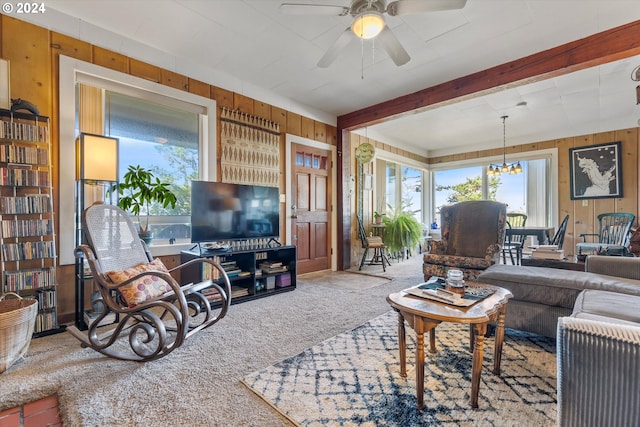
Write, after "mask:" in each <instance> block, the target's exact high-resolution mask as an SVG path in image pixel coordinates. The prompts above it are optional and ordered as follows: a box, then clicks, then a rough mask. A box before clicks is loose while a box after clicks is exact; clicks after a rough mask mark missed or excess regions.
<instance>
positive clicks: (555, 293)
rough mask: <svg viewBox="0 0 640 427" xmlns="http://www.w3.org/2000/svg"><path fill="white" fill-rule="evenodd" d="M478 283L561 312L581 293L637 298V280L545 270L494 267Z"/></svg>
mask: <svg viewBox="0 0 640 427" xmlns="http://www.w3.org/2000/svg"><path fill="white" fill-rule="evenodd" d="M478 282H481V283H486V284H490V285H496V286H500V287H503V288H506V289H509V290H510V291H511V293H512V294H513V299H514V300H521V301H529V302H534V303H539V304H544V305H550V306H558V307H565V308H573V306H574V302H575V301H576V298H577V297H578V294H579V293H580V292H581V291H583V290H584V289H597V290H602V291H611V292H619V293H624V294H630V295H640V280H631V279H622V278H619V277H613V276H605V275H602V274H595V273H586V272H582V271H571V270H561V269H557V268H547V267H527V266H520V265H505V264H495V265H492V266H491V267H489V268H488V269H486V270H485V271H484V272H482V274H480V276H479V277H478Z"/></svg>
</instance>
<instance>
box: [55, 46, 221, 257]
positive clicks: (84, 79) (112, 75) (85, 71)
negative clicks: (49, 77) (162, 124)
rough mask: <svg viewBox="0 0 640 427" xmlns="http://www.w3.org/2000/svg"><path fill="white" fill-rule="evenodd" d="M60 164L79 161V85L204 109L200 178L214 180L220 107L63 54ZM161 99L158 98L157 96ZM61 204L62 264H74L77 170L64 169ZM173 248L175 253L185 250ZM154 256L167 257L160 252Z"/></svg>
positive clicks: (179, 91) (198, 97)
mask: <svg viewBox="0 0 640 427" xmlns="http://www.w3.org/2000/svg"><path fill="white" fill-rule="evenodd" d="M59 76H60V86H59V94H60V104H59V105H60V108H59V126H60V141H59V142H60V164H61V165H62V164H65V165H68V164H69V161H71V162H74V161H75V160H74V159H75V158H76V157H75V156H76V153H75V139H76V136H77V135H76V131H75V117H76V95H75V94H76V84H77V83H87V84H91V85H93V86H96V82H99V83H101V84H98V85H97V87H108V86H110V85H111V86H112V87H113V86H114V85H115V86H118V87H119V88H122V87H129V88H131V89H132V90H136V91H137V93H141V92H140V91H142V93H147V94H148V96H149V97H150V98H151V99H152V98H153V97H154V94H158V95H161V96H163V97H165V98H173V99H174V100H175V101H176V102H177V103H179V104H180V105H185V104H184V103H188V104H194V105H196V106H199V107H201V109H202V110H201V113H200V123H199V126H200V135H201V140H200V147H199V151H200V152H199V165H198V169H199V178H200V179H202V180H209V181H213V180H215V178H216V114H217V104H216V101H215V100H213V99H209V98H205V97H203V96H199V95H195V94H192V93H189V92H185V91H182V90H178V89H175V88H172V87H169V86H165V85H161V84H159V83H156V82H152V81H149V80H145V79H142V78H139V77H135V76H131V75H129V74H125V73H122V72H119V71H114V70H110V69H108V68H104V67H101V66H98V65H94V64H90V63H88V62H85V61H81V60H79V59H75V58H70V57H67V56H64V55H60V70H59ZM156 96H157V95H156ZM59 169H60V176H59V186H60V191H59V194H60V205H59V206H58V212H59V213H58V215H59V219H60V221H59V222H60V229H59V230H58V241H59V248H58V259H59V262H60V265H68V264H73V263H74V261H75V258H74V248H75V244H76V242H75V221H74V218H75V212H74V209H75V203H74V202H75V200H74V199H75V195H74V193H75V190H74V189H75V179H76V177H75V167H60V168H59ZM176 246H177V245H172V247H171V252H175V251H179V250H180V249H181V248H178V247H176ZM154 254H163V252H162V251H159V252H157V253H154Z"/></svg>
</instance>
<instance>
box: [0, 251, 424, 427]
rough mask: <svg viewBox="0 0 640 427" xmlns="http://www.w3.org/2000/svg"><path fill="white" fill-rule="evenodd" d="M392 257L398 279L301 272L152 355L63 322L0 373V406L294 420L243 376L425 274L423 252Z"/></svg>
mask: <svg viewBox="0 0 640 427" xmlns="http://www.w3.org/2000/svg"><path fill="white" fill-rule="evenodd" d="M393 267H394V269H395V270H396V271H397V273H396V278H395V279H394V280H391V281H390V280H386V279H385V282H386V283H385V284H382V285H380V286H376V287H373V288H369V289H365V290H353V289H342V288H338V287H335V288H333V287H327V286H318V285H313V284H311V283H307V282H305V280H304V279H300V280H299V281H298V288H297V289H296V290H294V291H293V292H286V293H284V294H281V295H277V296H273V297H269V298H263V299H259V300H255V301H250V302H246V303H242V304H238V305H233V306H232V307H231V309H230V310H229V313H228V315H227V317H226V318H225V319H223V320H221V321H220V322H219V323H218V324H216V325H214V326H213V327H212V328H209V329H208V330H205V331H203V332H201V333H199V334H197V335H196V336H194V337H192V338H191V339H189V340H188V341H187V342H186V343H185V344H184V345H183V346H182V347H181V348H179V349H177V350H176V351H174V352H173V353H171V354H170V355H169V356H167V357H165V358H162V359H160V360H158V361H155V362H150V363H146V364H140V363H134V362H121V361H116V360H111V359H107V358H105V357H104V356H101V355H100V354H98V353H96V352H95V351H93V350H90V349H84V348H81V347H80V345H79V343H78V342H77V341H76V340H75V339H74V338H73V337H72V336H71V335H70V334H69V333H66V332H65V333H62V334H58V335H52V336H49V337H43V338H38V339H34V340H32V341H31V346H30V348H29V351H28V352H27V355H26V357H24V358H23V359H22V360H20V361H18V362H16V363H15V364H14V365H13V366H12V367H11V368H9V369H8V370H7V371H6V372H4V373H3V374H1V375H0V410H2V409H5V408H10V407H14V406H17V405H19V404H21V403H24V402H28V401H32V400H36V399H39V398H42V397H45V396H48V395H51V394H54V393H57V394H58V396H59V399H60V409H61V415H62V419H63V422H64V424H65V425H67V426H260V427H263V426H265V427H268V426H288V425H291V424H290V422H289V421H287V420H286V419H285V418H284V417H282V416H281V415H280V414H278V412H277V411H275V410H274V409H273V408H271V407H270V406H269V405H267V404H266V403H265V402H264V401H262V399H260V398H258V397H257V396H256V395H255V394H254V393H252V392H251V391H250V390H249V389H247V387H245V386H244V385H243V384H241V383H240V380H241V379H242V378H243V377H244V376H245V375H247V374H249V373H251V372H253V371H256V370H258V369H261V368H264V367H267V366H270V365H272V364H274V363H276V362H278V361H280V360H282V359H284V358H286V357H289V356H292V355H295V354H298V353H300V352H301V351H303V350H304V349H306V348H309V347H312V346H313V345H315V344H317V343H319V342H322V341H324V340H326V339H327V338H330V337H332V336H334V335H337V334H339V333H342V332H345V331H347V330H350V329H353V328H355V327H357V326H359V325H361V324H362V323H364V322H366V321H368V320H369V319H371V318H373V317H376V316H378V315H380V314H383V313H385V312H387V311H388V310H389V305H388V304H387V302H386V301H385V297H386V296H387V295H388V294H389V293H390V292H394V291H396V290H400V289H403V288H405V287H407V286H410V285H412V284H416V283H419V282H420V281H422V273H421V262H420V259H418V258H414V259H412V260H410V261H405V262H402V263H399V264H394V266H393ZM376 268H378V267H370V270H369V271H371V272H373V271H375V269H376ZM380 272H382V269H381V268H380ZM361 277H362V279H363V280H365V281H366V280H370V279H371V277H370V276H366V275H362V276H361ZM63 286H64V285H63Z"/></svg>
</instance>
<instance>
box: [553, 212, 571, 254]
mask: <svg viewBox="0 0 640 427" xmlns="http://www.w3.org/2000/svg"><path fill="white" fill-rule="evenodd" d="M568 223H569V215H566V216H565V217H564V219H563V220H562V222H561V223H560V227H558V231H556V234H554V235H553V239H551V244H552V245H556V246H558V249H562V245H563V243H564V235H565V234H566V233H567V224H568Z"/></svg>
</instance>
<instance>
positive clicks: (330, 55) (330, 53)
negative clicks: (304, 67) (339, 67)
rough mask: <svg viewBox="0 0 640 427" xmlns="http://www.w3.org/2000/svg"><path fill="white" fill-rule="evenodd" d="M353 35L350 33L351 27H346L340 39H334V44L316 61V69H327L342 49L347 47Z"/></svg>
mask: <svg viewBox="0 0 640 427" xmlns="http://www.w3.org/2000/svg"><path fill="white" fill-rule="evenodd" d="M352 36H353V33H352V32H351V27H348V28H347V29H346V30H344V32H343V33H342V34H340V37H338V38H337V39H336V41H335V42H333V44H332V45H331V47H329V49H328V50H327V52H326V53H325V54H324V55H323V56H322V58H320V61H318V67H320V68H327V67H328V66H329V65H331V63H332V62H333V61H335V59H336V58H337V57H338V54H339V53H340V51H341V50H342V49H344V48H345V47H347V45H348V44H349V43H350V42H351V40H352V39H353V38H352Z"/></svg>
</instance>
